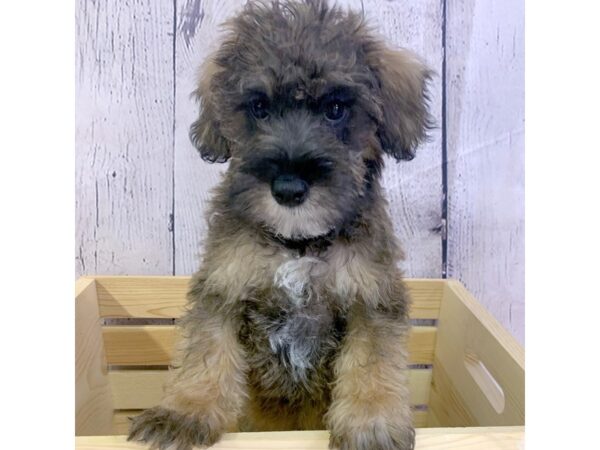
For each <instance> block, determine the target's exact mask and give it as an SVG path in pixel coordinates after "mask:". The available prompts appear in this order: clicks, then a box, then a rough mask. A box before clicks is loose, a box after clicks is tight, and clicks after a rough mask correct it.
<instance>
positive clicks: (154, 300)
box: [96, 276, 444, 319]
mask: <svg viewBox="0 0 600 450" xmlns="http://www.w3.org/2000/svg"><path fill="white" fill-rule="evenodd" d="M189 282H190V277H169V276H165V277H161V276H146V277H132V276H105V277H96V283H97V291H98V304H99V306H100V316H101V317H105V318H109V317H111V318H134V317H140V318H177V317H180V316H181V314H182V312H183V310H184V306H185V302H186V293H187V290H188V284H189ZM406 284H407V286H408V287H409V289H410V292H411V297H412V301H413V304H412V308H411V314H410V316H411V318H413V319H437V318H438V316H439V311H440V302H441V299H442V294H443V287H444V282H443V280H426V279H407V280H406Z"/></svg>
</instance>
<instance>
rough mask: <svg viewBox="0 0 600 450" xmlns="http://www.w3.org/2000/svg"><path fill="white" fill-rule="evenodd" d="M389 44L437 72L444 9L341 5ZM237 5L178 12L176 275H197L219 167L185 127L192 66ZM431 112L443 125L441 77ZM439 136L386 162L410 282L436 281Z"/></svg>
mask: <svg viewBox="0 0 600 450" xmlns="http://www.w3.org/2000/svg"><path fill="white" fill-rule="evenodd" d="M361 3H364V10H365V12H366V14H367V17H368V18H370V19H371V21H372V23H373V24H374V25H375V26H376V28H377V29H378V30H379V31H380V33H381V34H382V35H383V36H384V37H385V38H386V39H387V40H388V42H390V44H391V45H395V46H403V47H407V48H409V49H411V50H413V51H414V52H416V53H417V54H419V55H421V56H422V57H423V58H424V60H425V61H426V62H427V63H428V64H429V65H430V66H431V67H432V68H433V69H434V70H436V71H437V72H438V73H441V69H442V47H441V42H442V35H441V33H442V26H441V20H442V10H441V3H440V2H439V1H435V0H427V1H423V2H418V3H416V2H410V1H397V2H385V1H373V0H365V1H364V2H360V1H353V0H350V1H340V2H339V4H341V5H347V6H351V7H353V8H355V9H358V10H360V9H361V8H363V5H361ZM242 4H243V2H242V1H236V0H228V1H223V2H219V3H218V5H217V2H214V1H210V2H200V1H199V0H188V1H185V2H183V3H182V5H181V6H179V9H178V11H177V24H178V25H177V37H176V61H177V71H176V72H177V79H176V85H177V94H176V99H177V101H176V122H175V142H176V143H175V155H176V159H175V271H176V273H177V274H178V275H182V274H190V273H192V272H194V271H195V270H197V268H198V264H199V258H198V255H199V253H200V248H201V239H202V236H203V235H204V233H205V231H206V222H205V218H204V211H205V208H206V204H207V200H208V198H209V195H210V194H209V191H210V189H211V188H212V187H213V186H214V185H215V183H217V181H218V179H219V173H220V171H222V170H224V167H225V166H223V165H216V166H215V165H209V164H207V163H204V162H202V161H201V160H200V158H199V156H198V155H197V152H196V151H195V150H194V148H193V147H192V145H191V144H190V143H189V138H188V127H189V125H190V124H191V122H192V121H193V120H194V119H195V117H196V114H197V111H198V107H197V106H196V105H195V104H194V102H193V101H192V99H190V97H189V94H190V93H191V92H192V90H193V89H194V88H195V82H196V78H197V69H198V67H199V66H200V65H201V64H202V62H203V61H204V58H205V57H206V55H207V54H208V53H209V52H210V51H211V50H212V49H213V48H215V46H216V45H217V44H218V39H219V35H218V32H217V30H218V25H219V24H220V23H221V22H222V21H223V20H224V19H226V18H227V17H230V16H231V15H232V14H233V13H234V12H235V11H236V10H237V9H238V8H239V7H240V6H241V5H242ZM431 93H432V111H433V113H434V117H435V119H436V120H437V121H438V123H440V124H441V77H440V78H437V79H435V80H434V83H433V85H432V92H431ZM441 155H442V152H441V138H440V132H439V130H434V131H433V132H432V139H431V141H430V142H429V143H427V144H426V145H424V146H423V147H422V148H421V149H420V152H419V154H418V157H417V158H415V159H414V160H413V161H411V162H403V163H400V164H396V163H395V162H394V161H393V160H391V159H388V160H387V168H386V170H385V172H384V186H385V187H386V190H387V194H388V198H389V201H390V211H391V214H392V217H393V220H394V228H395V230H396V233H397V234H398V236H399V237H400V239H401V241H402V244H403V248H404V249H405V252H406V254H407V259H406V261H405V262H404V265H403V267H404V269H405V272H406V274H407V275H408V276H412V277H440V276H441V267H442V260H441V248H442V244H441V235H440V233H439V231H435V230H436V229H437V230H439V226H440V224H441V215H442V213H441V203H442V201H441V197H442V172H441V161H442V156H441Z"/></svg>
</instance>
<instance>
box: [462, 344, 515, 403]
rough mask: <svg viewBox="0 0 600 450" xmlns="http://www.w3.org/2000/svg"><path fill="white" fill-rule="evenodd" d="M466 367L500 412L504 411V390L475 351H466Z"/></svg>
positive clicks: (489, 400)
mask: <svg viewBox="0 0 600 450" xmlns="http://www.w3.org/2000/svg"><path fill="white" fill-rule="evenodd" d="M465 367H466V369H467V371H468V372H469V374H470V375H471V377H473V380H474V381H475V383H477V386H479V389H481V391H482V392H483V394H484V395H485V397H486V398H487V399H488V402H490V404H491V405H492V408H494V411H496V412H497V413H498V414H502V413H503V412H504V404H505V403H504V391H503V390H502V387H501V386H500V384H499V383H498V382H497V381H496V379H495V378H494V376H493V375H492V374H491V373H490V371H489V370H488V368H487V367H486V366H485V364H483V362H481V360H480V359H479V358H478V357H477V355H476V354H475V353H473V352H466V353H465Z"/></svg>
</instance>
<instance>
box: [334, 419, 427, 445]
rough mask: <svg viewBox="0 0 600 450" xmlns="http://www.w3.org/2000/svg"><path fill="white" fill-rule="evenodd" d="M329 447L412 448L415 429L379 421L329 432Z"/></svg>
mask: <svg viewBox="0 0 600 450" xmlns="http://www.w3.org/2000/svg"><path fill="white" fill-rule="evenodd" d="M329 448H330V449H336V450H413V449H414V448H415V430H414V429H413V428H412V427H398V426H393V425H385V424H381V423H375V424H369V425H367V426H362V427H357V428H355V429H352V430H347V431H345V432H342V433H337V432H335V431H332V432H331V437H330V439H329Z"/></svg>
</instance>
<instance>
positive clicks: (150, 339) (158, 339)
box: [102, 325, 437, 366]
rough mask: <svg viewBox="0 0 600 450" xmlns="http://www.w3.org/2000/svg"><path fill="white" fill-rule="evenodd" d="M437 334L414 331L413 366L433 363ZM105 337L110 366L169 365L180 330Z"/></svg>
mask: <svg viewBox="0 0 600 450" xmlns="http://www.w3.org/2000/svg"><path fill="white" fill-rule="evenodd" d="M436 333H437V329H436V328H435V327H429V326H417V327H412V329H411V333H410V339H409V342H408V351H409V362H410V363H411V364H431V363H432V362H433V349H434V346H435V338H436ZM102 336H103V338H104V348H105V351H106V358H107V361H108V364H115V365H125V366H129V365H131V366H136V365H137V366H146V365H168V364H170V362H171V360H172V358H173V351H174V347H175V345H176V342H177V341H178V340H179V329H178V328H177V327H176V326H173V325H115V326H105V327H103V328H102Z"/></svg>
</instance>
